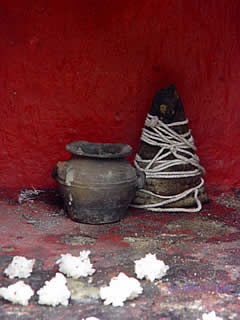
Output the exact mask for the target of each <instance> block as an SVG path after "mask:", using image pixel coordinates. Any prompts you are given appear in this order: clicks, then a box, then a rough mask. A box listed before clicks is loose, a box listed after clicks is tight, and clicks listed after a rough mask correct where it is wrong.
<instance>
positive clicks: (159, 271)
mask: <svg viewBox="0 0 240 320" xmlns="http://www.w3.org/2000/svg"><path fill="white" fill-rule="evenodd" d="M168 269H169V266H167V265H166V264H165V263H164V262H163V261H162V260H158V259H157V258H156V254H151V253H148V254H147V255H146V256H145V257H144V258H141V259H140V260H136V261H135V273H136V274H137V278H138V279H143V278H146V279H147V280H150V281H152V282H153V281H154V280H155V279H161V278H162V277H164V276H165V275H166V273H167V270H168Z"/></svg>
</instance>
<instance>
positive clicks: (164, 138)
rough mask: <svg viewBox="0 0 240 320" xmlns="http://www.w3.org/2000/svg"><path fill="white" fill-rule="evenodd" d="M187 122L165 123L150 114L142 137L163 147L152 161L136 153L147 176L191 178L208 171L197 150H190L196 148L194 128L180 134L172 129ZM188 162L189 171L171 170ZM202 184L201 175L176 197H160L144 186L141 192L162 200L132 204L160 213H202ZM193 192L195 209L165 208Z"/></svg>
mask: <svg viewBox="0 0 240 320" xmlns="http://www.w3.org/2000/svg"><path fill="white" fill-rule="evenodd" d="M186 124H188V120H187V119H186V120H184V121H179V122H173V123H170V124H165V123H164V122H162V121H161V120H159V119H158V117H156V116H152V115H150V114H148V115H147V118H146V120H145V127H144V128H143V130H142V136H141V140H142V141H144V142H146V143H147V144H150V145H152V146H157V147H160V150H159V151H158V152H157V154H156V155H155V156H154V157H153V159H150V160H144V159H142V158H141V157H140V155H139V154H136V158H135V161H134V164H135V167H136V168H137V169H138V170H140V171H144V173H145V175H146V179H175V178H188V177H195V176H198V175H201V174H202V173H205V170H204V168H203V167H202V166H201V165H200V164H199V157H198V156H197V155H196V154H195V153H192V152H190V151H189V149H192V150H196V147H195V145H194V139H193V137H192V135H191V131H190V130H188V132H186V133H183V134H179V133H177V132H176V131H174V130H173V129H172V127H175V126H182V125H186ZM149 128H150V130H149ZM170 155H173V159H169V156H170ZM140 164H141V165H142V166H141V165H140ZM186 164H188V165H189V164H190V165H192V166H193V167H194V169H191V170H186V171H181V170H179V171H168V169H170V168H171V167H175V166H181V165H186ZM203 185H204V180H203V179H202V178H201V181H200V183H199V184H198V185H197V186H195V187H193V188H190V189H189V190H185V191H184V192H182V193H179V194H176V195H173V196H161V195H158V194H155V193H153V192H151V191H149V190H145V189H141V190H139V192H143V193H146V194H149V195H151V196H154V197H156V198H158V199H162V201H161V202H158V203H153V204H145V205H136V204H132V205H131V206H132V207H134V208H142V209H147V210H149V211H159V212H180V211H181V212H199V211H200V210H201V209H202V204H201V201H200V200H199V198H198V193H199V189H200V188H201V187H202V186H203ZM191 193H193V195H194V199H195V201H196V204H197V207H196V208H162V207H163V206H165V205H167V204H170V203H174V202H177V201H179V200H182V199H184V198H185V197H187V196H188V195H190V194H191Z"/></svg>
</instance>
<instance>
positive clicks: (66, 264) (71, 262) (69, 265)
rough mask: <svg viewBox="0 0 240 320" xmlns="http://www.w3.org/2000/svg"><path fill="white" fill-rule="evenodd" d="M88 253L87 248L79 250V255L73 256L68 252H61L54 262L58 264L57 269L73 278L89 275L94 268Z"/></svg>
mask: <svg viewBox="0 0 240 320" xmlns="http://www.w3.org/2000/svg"><path fill="white" fill-rule="evenodd" d="M89 254H90V251H89V250H83V251H81V252H80V254H79V257H74V256H72V255H71V254H70V253H67V254H61V258H60V259H58V260H57V262H56V263H57V264H59V271H61V272H62V273H64V274H66V275H67V276H68V277H72V278H74V279H78V278H79V277H87V276H91V275H92V274H93V273H94V272H95V271H96V270H95V269H93V268H92V264H91V262H90V259H89V257H88V256H89Z"/></svg>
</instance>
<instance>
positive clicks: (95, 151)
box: [66, 141, 132, 159]
mask: <svg viewBox="0 0 240 320" xmlns="http://www.w3.org/2000/svg"><path fill="white" fill-rule="evenodd" d="M66 150H67V151H69V152H71V153H72V154H73V155H78V156H83V157H91V158H103V159H116V158H125V157H127V156H129V155H130V154H131V153H132V147H131V146H130V145H128V144H125V143H94V142H88V141H75V142H72V143H70V144H67V145H66Z"/></svg>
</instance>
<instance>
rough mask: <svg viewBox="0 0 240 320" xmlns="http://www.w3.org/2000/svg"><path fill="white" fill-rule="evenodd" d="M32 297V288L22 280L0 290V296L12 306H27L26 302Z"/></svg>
mask: <svg viewBox="0 0 240 320" xmlns="http://www.w3.org/2000/svg"><path fill="white" fill-rule="evenodd" d="M33 295H34V291H33V290H32V288H31V287H30V286H29V285H27V284H25V283H24V282H23V281H22V280H21V281H18V282H16V283H14V284H12V285H10V286H8V287H7V288H4V287H2V288H0V296H2V297H3V298H4V299H6V300H8V301H11V302H12V303H14V304H22V305H23V306H27V305H28V301H29V299H30V298H31V297H32V296H33Z"/></svg>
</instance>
